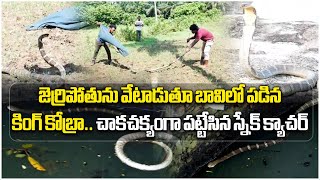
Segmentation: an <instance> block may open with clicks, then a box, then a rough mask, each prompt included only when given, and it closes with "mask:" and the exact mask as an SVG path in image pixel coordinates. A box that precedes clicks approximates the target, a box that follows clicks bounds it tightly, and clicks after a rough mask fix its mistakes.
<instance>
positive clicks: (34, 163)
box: [28, 156, 46, 171]
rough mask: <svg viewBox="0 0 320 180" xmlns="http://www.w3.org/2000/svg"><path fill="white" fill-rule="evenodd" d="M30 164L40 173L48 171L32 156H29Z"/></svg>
mask: <svg viewBox="0 0 320 180" xmlns="http://www.w3.org/2000/svg"><path fill="white" fill-rule="evenodd" d="M28 161H29V163H30V164H31V165H32V166H33V167H34V168H35V169H36V170H38V171H46V169H45V168H44V167H43V166H42V165H41V164H40V163H39V162H38V161H36V160H35V159H33V158H32V157H31V156H28Z"/></svg>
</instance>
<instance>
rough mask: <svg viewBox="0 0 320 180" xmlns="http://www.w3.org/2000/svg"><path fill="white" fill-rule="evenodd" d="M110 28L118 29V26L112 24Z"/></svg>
mask: <svg viewBox="0 0 320 180" xmlns="http://www.w3.org/2000/svg"><path fill="white" fill-rule="evenodd" d="M109 28H114V29H117V26H116V25H115V24H110V25H109Z"/></svg>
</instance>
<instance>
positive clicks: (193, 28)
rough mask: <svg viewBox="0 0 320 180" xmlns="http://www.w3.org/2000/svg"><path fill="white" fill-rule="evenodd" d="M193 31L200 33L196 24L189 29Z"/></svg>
mask: <svg viewBox="0 0 320 180" xmlns="http://www.w3.org/2000/svg"><path fill="white" fill-rule="evenodd" d="M189 29H190V30H191V31H198V30H199V27H198V26H197V25H196V24H192V25H191V26H190V28H189Z"/></svg>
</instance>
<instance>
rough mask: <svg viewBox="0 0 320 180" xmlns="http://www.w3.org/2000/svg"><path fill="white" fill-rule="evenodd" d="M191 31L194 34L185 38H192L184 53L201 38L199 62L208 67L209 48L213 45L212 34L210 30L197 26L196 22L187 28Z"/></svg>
mask: <svg viewBox="0 0 320 180" xmlns="http://www.w3.org/2000/svg"><path fill="white" fill-rule="evenodd" d="M189 29H190V30H191V32H192V33H193V34H194V36H193V37H190V38H188V39H187V42H189V41H190V40H191V39H194V40H193V42H192V43H191V44H190V45H189V46H188V47H187V49H186V51H185V53H187V52H189V51H190V50H191V48H192V47H193V46H194V45H196V44H197V42H198V41H199V40H200V39H201V40H202V41H203V44H202V49H201V51H202V52H201V61H200V64H201V65H204V66H205V67H208V62H209V58H210V50H211V47H212V45H213V39H214V36H213V34H212V33H211V32H209V31H208V30H206V29H204V28H199V27H198V26H197V25H196V24H192V25H191V26H190V28H189Z"/></svg>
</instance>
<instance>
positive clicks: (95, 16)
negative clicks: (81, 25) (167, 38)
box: [82, 2, 222, 41]
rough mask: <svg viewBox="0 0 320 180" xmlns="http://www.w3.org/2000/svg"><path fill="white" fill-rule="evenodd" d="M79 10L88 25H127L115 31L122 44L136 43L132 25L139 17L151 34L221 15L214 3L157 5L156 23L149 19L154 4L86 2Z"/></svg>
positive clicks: (163, 3)
mask: <svg viewBox="0 0 320 180" xmlns="http://www.w3.org/2000/svg"><path fill="white" fill-rule="evenodd" d="M82 7H83V8H82V9H83V10H82V13H83V15H84V16H85V19H86V20H87V21H88V22H89V23H90V24H95V22H96V21H99V22H104V23H107V24H110V23H113V24H117V25H120V24H121V25H126V27H125V28H122V29H119V30H118V31H119V35H120V38H122V39H123V40H125V41H132V40H135V38H136V32H135V29H134V26H133V24H134V22H135V21H136V18H137V16H138V15H139V16H141V18H142V20H143V21H144V25H145V26H147V27H148V28H146V29H148V33H149V34H150V35H157V34H167V33H169V32H177V31H181V30H185V29H187V28H188V27H189V26H190V25H191V24H193V23H202V22H206V21H215V20H217V19H218V18H219V17H221V15H222V11H221V10H220V9H221V7H222V5H221V3H217V2H157V11H158V14H160V16H159V19H158V21H155V19H154V18H153V17H148V16H154V6H153V2H130V3H128V2H114V3H106V2H93V3H88V2H87V3H85V4H84V5H83V6H82Z"/></svg>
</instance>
